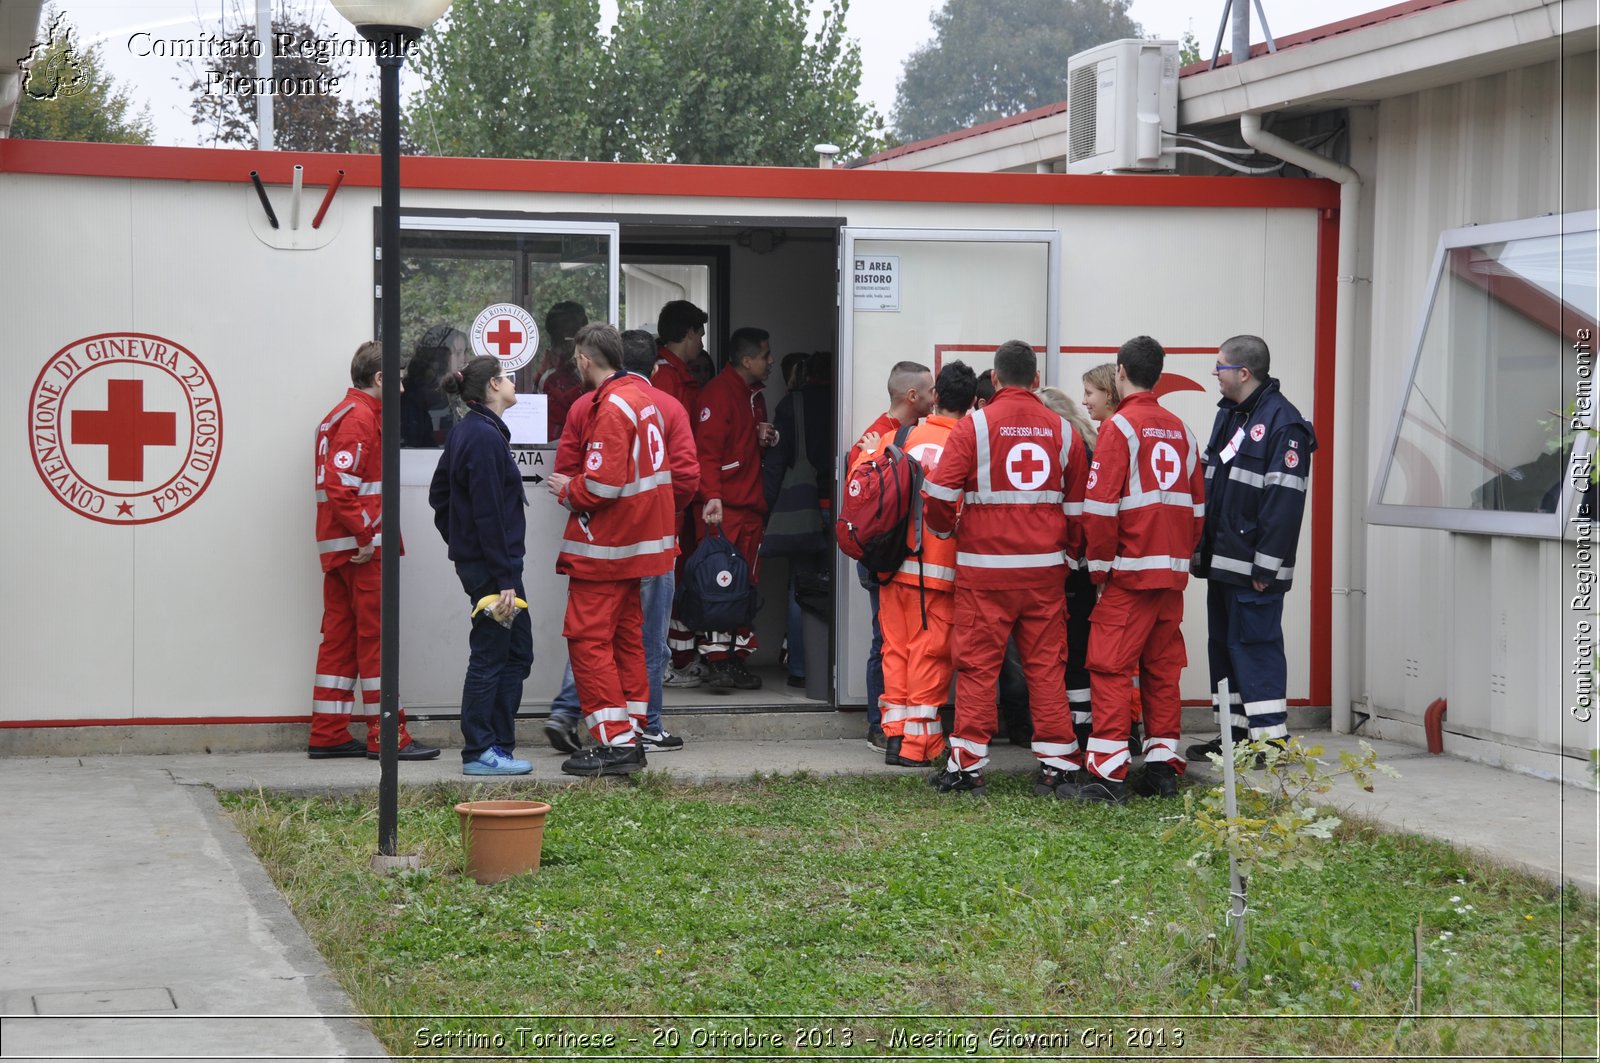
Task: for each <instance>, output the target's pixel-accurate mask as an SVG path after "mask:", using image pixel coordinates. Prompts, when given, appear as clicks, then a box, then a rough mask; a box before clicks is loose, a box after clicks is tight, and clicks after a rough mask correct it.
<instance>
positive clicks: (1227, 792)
mask: <svg viewBox="0 0 1600 1063" xmlns="http://www.w3.org/2000/svg"><path fill="white" fill-rule="evenodd" d="M1217 718H1218V719H1219V720H1220V721H1221V723H1222V727H1221V731H1222V809H1223V812H1224V813H1226V814H1227V817H1228V819H1229V821H1230V822H1231V821H1233V820H1235V819H1238V818H1239V800H1238V797H1237V795H1236V794H1235V792H1234V788H1233V787H1234V783H1235V777H1236V774H1237V773H1236V772H1235V771H1234V769H1233V703H1232V700H1231V695H1230V693H1229V691H1228V681H1227V680H1226V679H1224V680H1222V681H1221V682H1219V683H1218V684H1217ZM1245 888H1246V882H1245V879H1244V877H1243V876H1241V875H1240V874H1239V858H1238V857H1237V856H1235V855H1234V854H1233V853H1231V852H1230V853H1229V854H1228V897H1229V905H1230V908H1229V921H1230V922H1232V923H1233V941H1234V946H1235V948H1236V950H1237V951H1236V955H1235V956H1234V960H1233V965H1234V967H1235V968H1236V969H1237V970H1239V971H1241V972H1242V971H1243V970H1244V967H1245V949H1244V913H1245V903H1244V895H1245Z"/></svg>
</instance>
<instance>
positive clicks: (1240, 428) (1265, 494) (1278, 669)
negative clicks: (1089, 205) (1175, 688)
mask: <svg viewBox="0 0 1600 1063" xmlns="http://www.w3.org/2000/svg"><path fill="white" fill-rule="evenodd" d="M1270 367H1271V354H1270V352H1269V351H1268V350H1267V345H1266V342H1265V341H1264V340H1262V339H1261V337H1259V336H1234V337H1233V338H1232V339H1229V340H1225V341H1223V344H1222V346H1221V348H1219V350H1218V352H1217V365H1216V369H1215V370H1214V374H1213V375H1215V376H1216V378H1217V390H1219V391H1220V392H1221V393H1222V400H1221V401H1220V402H1218V403H1217V420H1216V423H1215V425H1213V426H1212V429H1211V442H1210V443H1209V444H1207V445H1206V450H1205V455H1204V457H1203V458H1202V459H1201V460H1202V463H1203V464H1204V465H1205V471H1206V520H1205V529H1204V531H1203V532H1202V534H1201V537H1200V546H1199V549H1198V550H1197V551H1196V552H1195V558H1194V574H1195V575H1196V576H1200V577H1202V578H1204V579H1208V580H1210V584H1209V586H1208V587H1207V590H1206V617H1207V621H1208V632H1209V638H1208V640H1207V644H1206V649H1207V656H1208V657H1209V658H1210V663H1211V689H1212V695H1211V703H1212V707H1213V710H1214V711H1217V710H1220V706H1218V705H1217V695H1216V688H1217V683H1218V682H1219V681H1221V680H1222V679H1227V680H1228V690H1229V701H1230V702H1231V704H1230V705H1229V706H1228V722H1229V724H1230V726H1231V727H1232V728H1233V740H1234V741H1235V742H1239V741H1243V740H1245V739H1246V738H1249V739H1251V740H1268V741H1273V740H1275V741H1279V742H1281V741H1284V740H1285V739H1287V738H1288V737H1289V726H1288V713H1287V702H1286V699H1285V696H1286V689H1287V686H1288V665H1287V663H1286V661H1285V659H1284V652H1283V596H1284V594H1285V593H1287V592H1288V590H1289V586H1290V584H1291V582H1292V581H1293V580H1294V566H1295V546H1296V544H1297V543H1298V542H1299V541H1300V521H1301V518H1302V517H1304V515H1305V504H1306V485H1307V483H1308V481H1309V480H1310V477H1311V452H1312V451H1314V450H1316V449H1317V437H1316V434H1315V433H1314V432H1313V431H1312V428H1311V423H1310V422H1309V421H1307V420H1306V419H1305V418H1304V417H1302V416H1300V411H1299V410H1297V409H1295V408H1294V406H1293V404H1291V403H1290V402H1289V400H1288V399H1286V398H1284V397H1283V393H1282V392H1281V391H1280V390H1279V389H1278V381H1276V380H1274V379H1273V378H1272V376H1271V375H1270V374H1269V372H1268V370H1269V368H1270ZM1218 715H1219V717H1220V711H1219V712H1218ZM1218 726H1219V727H1220V726H1221V723H1220V719H1219V723H1218ZM1221 751H1222V736H1221V735H1220V734H1219V735H1218V736H1217V737H1216V738H1214V739H1212V740H1211V741H1209V742H1204V743H1201V744H1199V745H1193V746H1190V747H1189V749H1188V750H1187V752H1188V754H1189V756H1190V757H1192V758H1199V757H1205V756H1209V755H1211V754H1213V753H1220V752H1221Z"/></svg>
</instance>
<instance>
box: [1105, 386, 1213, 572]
mask: <svg viewBox="0 0 1600 1063" xmlns="http://www.w3.org/2000/svg"><path fill="white" fill-rule="evenodd" d="M1205 516H1206V506H1205V471H1204V469H1203V468H1202V467H1201V465H1200V447H1199V445H1198V444H1197V443H1196V442H1195V438H1194V435H1193V434H1192V433H1191V432H1190V431H1189V429H1188V428H1187V427H1186V426H1185V425H1184V423H1183V422H1182V421H1180V420H1178V418H1177V417H1176V416H1174V415H1173V414H1172V413H1170V412H1168V411H1167V410H1164V409H1162V407H1161V404H1160V403H1159V402H1157V401H1156V397H1155V395H1153V394H1151V393H1150V392H1148V391H1141V392H1135V393H1134V394H1132V395H1129V396H1128V397H1127V398H1125V399H1123V400H1122V404H1121V405H1119V406H1118V407H1117V412H1116V413H1114V414H1112V415H1111V416H1110V417H1109V418H1107V419H1106V421H1105V422H1104V423H1103V424H1102V425H1101V426H1100V438H1099V439H1098V440H1097V441H1096V443H1095V449H1094V464H1093V466H1092V467H1091V468H1090V471H1089V484H1088V495H1087V497H1086V498H1085V500H1084V503H1083V523H1084V531H1085V534H1086V537H1087V540H1088V559H1089V577H1090V578H1091V579H1093V580H1094V581H1095V582H1096V583H1104V582H1106V581H1107V580H1112V581H1114V582H1115V583H1116V584H1117V585H1118V586H1121V587H1128V588H1130V589H1131V590H1163V589H1168V588H1170V589H1174V590H1181V589H1182V588H1183V587H1184V585H1185V584H1187V583H1188V582H1189V561H1190V558H1191V557H1193V556H1194V548H1195V544H1196V543H1198V542H1199V541H1200V531H1201V529H1202V528H1203V527H1204V525H1205Z"/></svg>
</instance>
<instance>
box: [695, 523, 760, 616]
mask: <svg viewBox="0 0 1600 1063" xmlns="http://www.w3.org/2000/svg"><path fill="white" fill-rule="evenodd" d="M677 599H678V619H679V621H681V622H682V624H683V625H684V626H685V627H687V628H688V629H689V630H691V631H737V630H738V629H739V628H742V627H744V626H745V625H747V624H749V623H750V621H751V620H752V619H754V618H755V615H756V612H757V611H758V610H759V609H760V608H761V597H760V595H758V594H757V593H756V589H755V587H754V586H753V585H752V584H751V582H750V566H749V565H748V564H746V563H745V559H744V556H743V555H741V554H740V553H739V551H738V548H736V547H735V546H734V545H733V543H732V542H731V541H730V540H729V539H728V537H727V536H725V535H723V534H722V529H721V527H720V526H716V525H714V526H712V527H710V528H708V529H707V535H706V537H705V538H704V539H701V540H700V545H699V546H696V547H695V548H694V553H692V554H690V555H689V559H688V560H687V561H685V562H684V563H683V579H682V581H681V582H679V584H678V591H677Z"/></svg>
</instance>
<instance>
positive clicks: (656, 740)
mask: <svg viewBox="0 0 1600 1063" xmlns="http://www.w3.org/2000/svg"><path fill="white" fill-rule="evenodd" d="M638 740H639V744H640V745H642V746H644V748H645V752H647V753H671V752H672V751H673V750H674V749H682V748H683V739H681V738H679V737H678V736H677V735H675V734H668V733H667V729H666V728H665V727H663V728H662V729H661V730H659V731H641V732H639V739H638Z"/></svg>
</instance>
